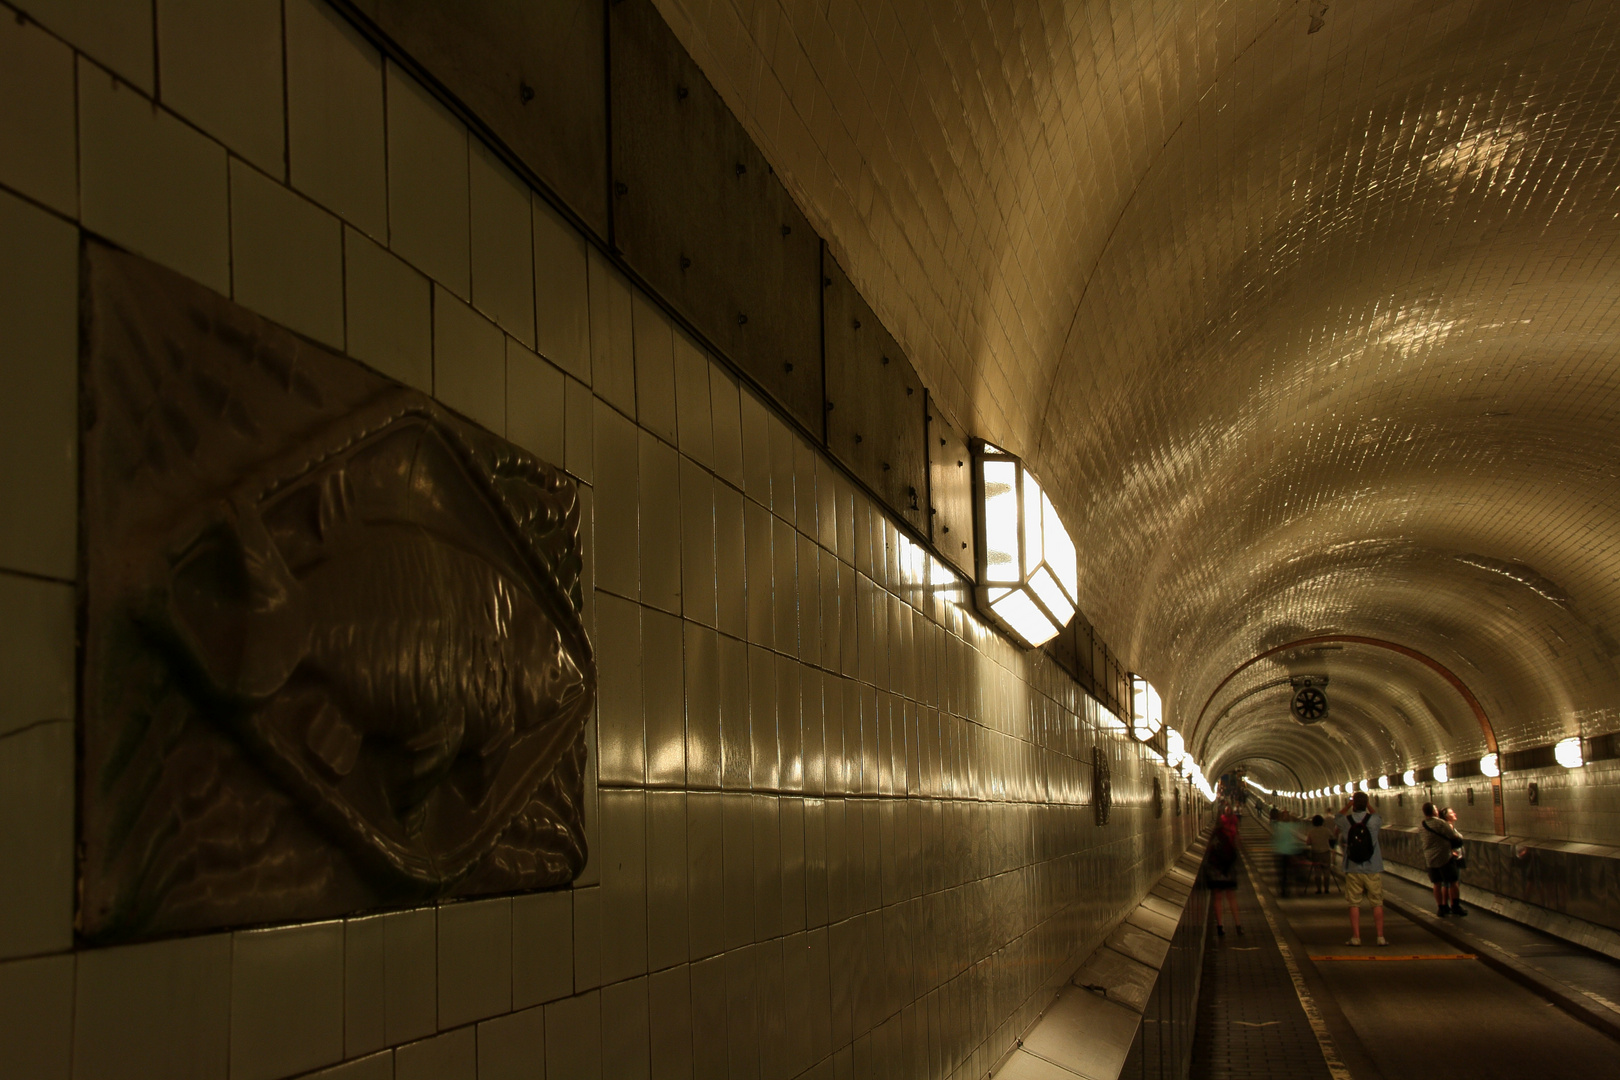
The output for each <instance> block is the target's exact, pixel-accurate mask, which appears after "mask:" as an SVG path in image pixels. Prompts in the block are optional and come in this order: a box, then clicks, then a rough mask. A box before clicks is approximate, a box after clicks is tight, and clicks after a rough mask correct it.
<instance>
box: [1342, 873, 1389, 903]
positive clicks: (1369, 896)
mask: <svg viewBox="0 0 1620 1080" xmlns="http://www.w3.org/2000/svg"><path fill="white" fill-rule="evenodd" d="M1344 898H1345V900H1346V901H1347V902H1348V903H1349V904H1350V906H1351V907H1360V906H1361V905H1362V903H1363V902H1364V901H1371V903H1372V906H1373V907H1383V906H1384V875H1383V874H1346V875H1344Z"/></svg>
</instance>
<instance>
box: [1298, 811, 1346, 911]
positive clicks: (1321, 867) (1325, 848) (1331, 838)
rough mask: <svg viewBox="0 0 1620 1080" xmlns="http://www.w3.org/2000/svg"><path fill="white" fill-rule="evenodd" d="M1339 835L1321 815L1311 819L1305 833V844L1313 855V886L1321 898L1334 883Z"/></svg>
mask: <svg viewBox="0 0 1620 1080" xmlns="http://www.w3.org/2000/svg"><path fill="white" fill-rule="evenodd" d="M1338 837H1339V834H1338V831H1337V830H1336V829H1334V828H1333V826H1331V825H1329V824H1328V823H1327V821H1326V820H1324V819H1323V817H1322V815H1321V814H1317V815H1316V816H1315V817H1313V818H1311V827H1310V829H1309V831H1307V832H1306V833H1305V844H1306V847H1307V848H1309V849H1310V854H1311V885H1312V886H1314V887H1315V889H1316V895H1317V896H1321V895H1322V894H1323V893H1325V892H1327V891H1328V886H1330V885H1331V884H1332V883H1333V844H1334V842H1335V841H1336V840H1337V839H1338Z"/></svg>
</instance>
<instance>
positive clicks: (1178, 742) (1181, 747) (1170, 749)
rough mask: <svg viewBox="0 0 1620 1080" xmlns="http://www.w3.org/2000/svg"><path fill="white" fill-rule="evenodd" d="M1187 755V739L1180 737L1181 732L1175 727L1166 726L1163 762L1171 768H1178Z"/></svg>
mask: <svg viewBox="0 0 1620 1080" xmlns="http://www.w3.org/2000/svg"><path fill="white" fill-rule="evenodd" d="M1186 756H1187V740H1186V739H1183V738H1182V737H1181V732H1179V731H1177V730H1176V729H1175V728H1166V729H1165V732H1164V763H1165V764H1166V765H1168V766H1170V767H1171V768H1172V769H1176V768H1180V766H1181V762H1182V760H1183V759H1185V758H1186Z"/></svg>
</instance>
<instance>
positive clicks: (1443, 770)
mask: <svg viewBox="0 0 1620 1080" xmlns="http://www.w3.org/2000/svg"><path fill="white" fill-rule="evenodd" d="M1450 779H1451V767H1450V766H1448V765H1447V764H1446V763H1445V762H1443V761H1442V762H1441V763H1440V764H1438V765H1436V766H1435V767H1434V782H1435V783H1437V784H1443V783H1445V782H1446V781H1447V780H1450Z"/></svg>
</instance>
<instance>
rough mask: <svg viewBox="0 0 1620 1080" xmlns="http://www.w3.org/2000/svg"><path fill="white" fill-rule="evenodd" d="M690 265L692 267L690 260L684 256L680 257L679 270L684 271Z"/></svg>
mask: <svg viewBox="0 0 1620 1080" xmlns="http://www.w3.org/2000/svg"><path fill="white" fill-rule="evenodd" d="M691 265H692V260H691V259H688V258H687V257H686V256H685V255H682V256H681V269H682V270H685V269H686V268H687V267H688V266H691Z"/></svg>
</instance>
